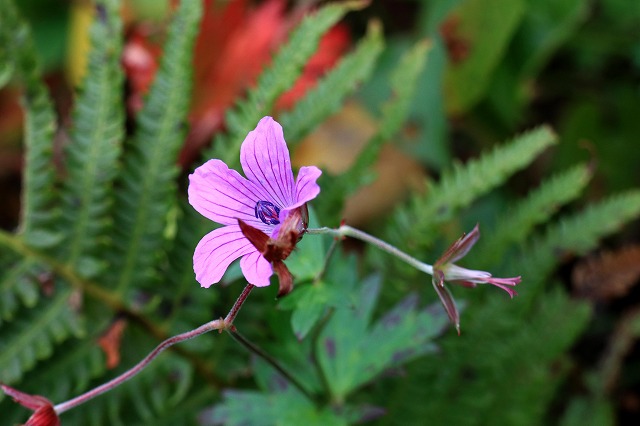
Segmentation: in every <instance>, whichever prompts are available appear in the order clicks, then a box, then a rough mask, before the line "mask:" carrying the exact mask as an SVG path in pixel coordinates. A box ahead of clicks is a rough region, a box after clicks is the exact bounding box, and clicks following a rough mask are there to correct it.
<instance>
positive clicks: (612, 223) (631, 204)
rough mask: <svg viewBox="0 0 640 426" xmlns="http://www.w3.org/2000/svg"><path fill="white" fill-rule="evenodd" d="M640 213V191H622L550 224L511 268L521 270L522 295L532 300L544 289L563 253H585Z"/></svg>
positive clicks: (564, 254)
mask: <svg viewBox="0 0 640 426" xmlns="http://www.w3.org/2000/svg"><path fill="white" fill-rule="evenodd" d="M639 216H640V190H629V191H627V192H622V193H619V194H616V195H613V196H610V197H609V198H606V199H605V200H603V201H600V202H598V203H596V204H591V205H589V206H588V207H587V208H586V209H585V210H584V211H582V212H580V213H578V214H574V215H572V216H569V217H567V218H563V219H562V220H561V221H559V222H558V223H556V224H553V225H551V226H549V227H548V228H547V230H546V232H545V234H544V236H543V237H540V238H537V239H536V240H534V241H533V242H532V243H531V244H530V245H529V247H527V248H525V249H524V250H523V254H522V256H521V257H520V259H518V261H516V262H514V263H513V264H512V265H511V267H510V269H511V268H513V270H514V271H515V270H517V271H520V272H519V273H521V274H522V277H523V285H525V286H526V287H524V288H526V290H527V291H526V292H521V298H523V299H524V298H526V299H527V300H529V301H531V300H532V299H533V298H534V297H535V295H536V294H537V293H538V292H539V291H540V290H541V287H542V284H543V283H544V282H545V277H546V276H547V275H548V274H549V273H550V272H551V271H552V270H553V268H555V267H556V265H557V264H558V262H559V261H560V260H561V259H562V258H563V256H566V255H569V254H584V253H586V252H588V251H589V250H592V249H594V248H595V246H596V245H597V243H598V241H599V240H600V239H601V238H603V237H605V236H607V235H609V234H611V233H613V232H615V231H616V230H618V229H619V228H620V227H622V226H623V225H624V224H626V223H627V222H629V221H630V220H634V219H637V218H638V217H639Z"/></svg>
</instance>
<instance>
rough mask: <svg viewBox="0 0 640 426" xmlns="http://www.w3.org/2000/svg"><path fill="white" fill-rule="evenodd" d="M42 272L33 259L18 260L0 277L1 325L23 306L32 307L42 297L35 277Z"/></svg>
mask: <svg viewBox="0 0 640 426" xmlns="http://www.w3.org/2000/svg"><path fill="white" fill-rule="evenodd" d="M41 272H42V269H41V268H40V267H39V266H38V264H37V263H36V262H34V261H32V260H31V259H24V260H21V261H18V262H16V264H14V265H13V266H12V267H10V268H8V269H7V270H6V271H3V275H2V279H0V325H2V321H3V320H5V321H10V320H12V319H13V318H14V316H15V313H16V312H17V311H18V310H19V308H20V307H21V306H23V305H24V306H26V307H29V308H32V307H33V306H35V304H36V303H37V302H38V300H39V298H40V292H39V289H38V285H37V284H36V283H35V282H34V281H35V278H36V277H37V276H38V274H40V273H41Z"/></svg>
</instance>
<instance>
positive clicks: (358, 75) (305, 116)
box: [279, 22, 384, 146]
mask: <svg viewBox="0 0 640 426" xmlns="http://www.w3.org/2000/svg"><path fill="white" fill-rule="evenodd" d="M383 44H384V41H383V38H382V33H381V29H380V24H378V23H377V22H374V23H372V24H371V25H369V28H368V30H367V35H366V36H365V38H364V39H362V40H361V41H360V42H359V43H358V46H357V47H356V49H355V50H354V51H353V52H351V53H349V54H348V55H346V56H345V57H343V58H342V59H341V60H340V63H339V64H338V65H336V67H335V68H334V69H332V70H331V71H330V72H329V73H328V74H327V75H326V76H325V77H324V78H323V79H322V80H321V81H320V82H319V83H318V85H317V87H315V88H314V89H313V90H311V91H309V92H308V93H307V94H306V95H305V97H304V98H303V99H302V100H300V101H299V102H298V103H296V105H295V107H294V109H293V110H292V111H291V112H288V113H284V114H282V115H281V116H280V118H279V121H280V123H281V124H282V127H283V128H284V129H286V130H285V133H286V137H287V143H288V144H289V146H295V144H296V143H298V142H300V141H301V140H302V138H304V136H305V135H306V134H307V133H308V132H309V131H310V130H311V129H313V128H314V127H315V126H317V125H318V124H319V123H320V122H322V120H324V119H325V118H326V117H328V116H329V115H331V114H333V113H334V112H336V111H337V110H338V109H339V108H340V105H341V104H342V102H343V100H344V98H345V97H346V96H347V95H348V94H349V93H351V92H353V90H355V88H356V87H357V86H358V85H359V84H360V83H361V82H363V81H364V80H366V79H367V77H369V75H371V72H372V71H373V67H374V65H375V63H376V61H377V59H378V57H379V56H380V53H381V52H382V48H383Z"/></svg>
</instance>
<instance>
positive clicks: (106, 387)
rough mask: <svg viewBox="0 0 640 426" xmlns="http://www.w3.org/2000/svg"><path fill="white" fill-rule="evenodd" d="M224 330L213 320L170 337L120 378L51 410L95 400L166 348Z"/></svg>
mask: <svg viewBox="0 0 640 426" xmlns="http://www.w3.org/2000/svg"><path fill="white" fill-rule="evenodd" d="M224 328H225V322H224V320H214V321H209V322H208V323H206V324H203V325H201V326H200V327H198V328H196V329H194V330H191V331H188V332H186V333H182V334H178V335H177V336H173V337H170V338H168V339H167V340H165V341H164V342H162V343H160V344H159V345H158V346H156V348H155V349H154V350H153V351H152V352H151V353H149V355H147V356H146V357H145V358H144V359H143V360H142V361H140V362H139V363H138V364H136V365H135V366H134V367H132V368H130V369H129V370H127V371H126V372H124V373H123V374H121V375H120V376H118V377H116V378H114V379H112V380H110V381H108V382H106V383H104V384H102V385H100V386H98V387H96V388H94V389H91V390H90V391H88V392H85V393H83V394H82V395H79V396H77V397H75V398H73V399H70V400H69V401H66V402H63V403H60V404H58V405H56V406H55V407H53V408H54V410H55V411H56V413H57V414H61V413H64V412H65V411H67V410H70V409H71V408H74V407H76V406H78V405H80V404H84V403H85V402H87V401H88V400H90V399H92V398H95V397H96V396H98V395H102V394H103V393H105V392H108V391H110V390H111V389H113V388H115V387H117V386H120V385H121V384H123V383H124V382H126V381H127V380H129V379H130V378H132V377H133V376H135V375H136V374H138V373H140V372H141V371H142V370H143V369H144V368H145V367H146V366H147V365H148V364H149V363H150V362H151V361H153V360H154V358H156V357H157V356H158V355H160V353H162V352H163V351H164V350H165V349H167V348H168V347H170V346H173V345H175V344H176V343H180V342H183V341H185V340H188V339H192V338H194V337H196V336H199V335H201V334H204V333H207V332H209V331H211V330H222V329H224Z"/></svg>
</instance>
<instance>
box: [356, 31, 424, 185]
mask: <svg viewBox="0 0 640 426" xmlns="http://www.w3.org/2000/svg"><path fill="white" fill-rule="evenodd" d="M429 48H430V43H429V42H427V41H421V42H418V43H417V44H416V45H415V46H414V47H413V48H412V49H411V50H409V51H408V52H407V53H405V54H404V55H403V56H402V58H400V61H399V62H398V65H397V66H396V67H395V68H394V70H393V71H392V73H391V76H390V82H391V94H392V95H391V99H389V100H388V101H387V102H386V103H385V104H384V105H383V106H382V116H381V117H380V126H379V128H378V131H377V132H376V134H375V135H374V136H373V138H372V139H371V140H370V141H368V142H367V144H366V146H365V148H364V149H363V151H362V152H361V153H360V154H359V155H358V158H357V159H356V162H355V163H354V164H353V165H352V166H351V167H350V169H349V171H348V173H347V176H345V178H344V182H347V183H349V186H348V190H350V191H353V190H355V189H357V188H358V187H360V186H361V185H362V183H364V182H366V181H367V180H368V175H369V173H367V169H368V168H369V167H371V166H372V165H373V164H374V162H375V161H376V159H377V158H378V155H379V153H380V149H381V148H382V144H384V143H385V142H388V141H389V140H390V139H391V138H392V137H394V136H395V135H396V134H397V133H398V132H399V131H400V130H401V128H402V126H403V124H404V123H405V122H406V120H407V117H408V115H409V106H410V105H411V101H412V100H413V96H414V94H415V89H416V85H417V83H418V76H419V75H420V73H421V72H422V69H423V68H424V66H425V64H426V61H427V53H428V51H429Z"/></svg>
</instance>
